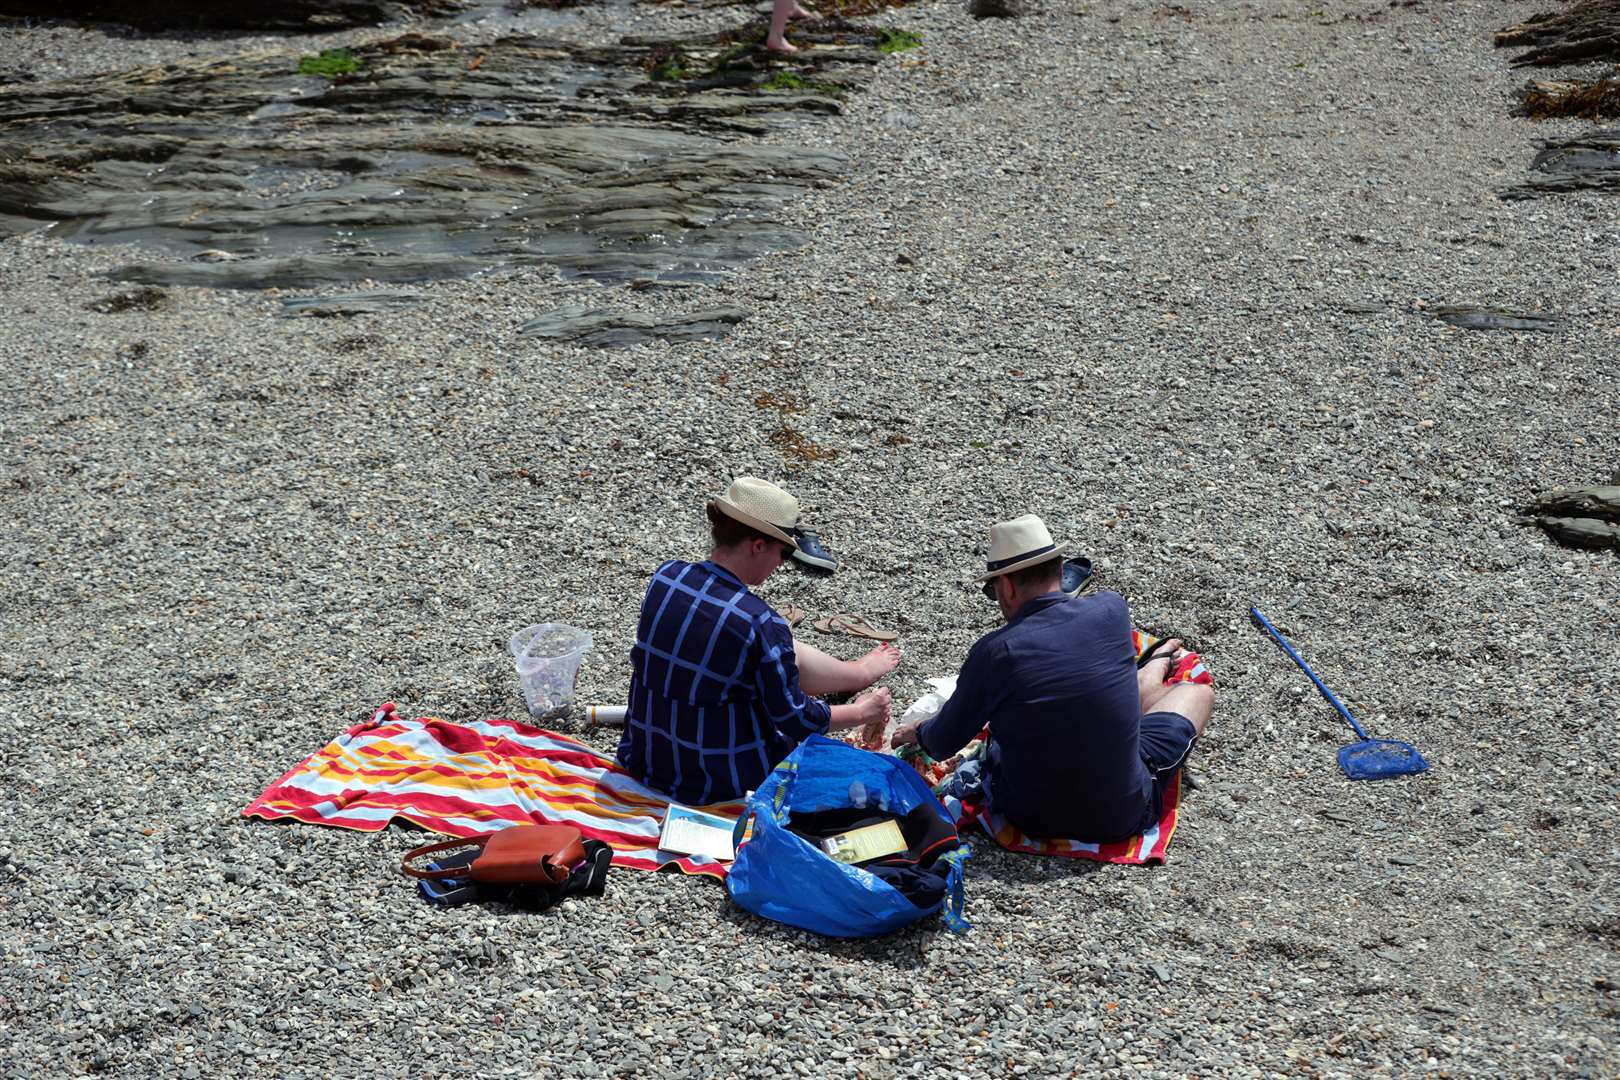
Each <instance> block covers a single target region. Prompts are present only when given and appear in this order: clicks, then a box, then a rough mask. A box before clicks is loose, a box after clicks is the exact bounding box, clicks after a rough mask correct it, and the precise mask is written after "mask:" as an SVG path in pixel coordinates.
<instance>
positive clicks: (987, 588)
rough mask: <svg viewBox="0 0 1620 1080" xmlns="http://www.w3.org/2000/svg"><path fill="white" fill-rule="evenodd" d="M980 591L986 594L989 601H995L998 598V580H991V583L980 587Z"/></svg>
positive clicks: (988, 582)
mask: <svg viewBox="0 0 1620 1080" xmlns="http://www.w3.org/2000/svg"><path fill="white" fill-rule="evenodd" d="M979 591H980V592H982V593H984V595H985V597H986V598H987V599H990V600H994V599H995V598H996V579H995V578H991V579H990V580H989V581H987V582H985V583H984V584H983V585H981V586H979Z"/></svg>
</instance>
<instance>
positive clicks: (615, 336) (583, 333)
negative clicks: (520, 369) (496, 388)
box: [520, 304, 749, 348]
mask: <svg viewBox="0 0 1620 1080" xmlns="http://www.w3.org/2000/svg"><path fill="white" fill-rule="evenodd" d="M748 315H749V312H748V309H747V308H740V307H731V306H724V307H713V308H705V309H703V310H702V311H691V312H687V313H686V314H684V315H643V314H641V313H640V312H634V311H611V310H609V309H607V308H588V307H585V306H584V305H582V304H570V305H569V306H567V307H560V308H557V309H556V310H555V311H548V312H546V313H545V314H544V315H541V316H539V317H538V318H534V319H531V320H529V321H528V322H526V323H524V324H523V329H522V330H521V331H520V333H521V334H522V335H523V336H524V337H532V338H541V339H544V340H548V341H577V342H579V343H580V344H581V345H593V346H596V347H598V348H614V347H622V346H625V345H633V344H635V343H636V342H638V341H650V340H652V339H654V338H659V339H662V340H664V341H692V340H696V339H699V338H718V337H724V336H725V335H726V334H727V333H728V332H730V330H731V328H732V327H733V326H735V325H737V324H738V323H740V322H742V321H743V320H744V319H746V318H748Z"/></svg>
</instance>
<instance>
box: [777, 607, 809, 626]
mask: <svg viewBox="0 0 1620 1080" xmlns="http://www.w3.org/2000/svg"><path fill="white" fill-rule="evenodd" d="M777 614H778V615H780V616H782V619H783V621H785V622H786V623H787V624H788V625H789V626H798V625H799V624H800V623H802V622H804V617H805V616H806V615H808V614H810V613H809V612H808V611H806V610H804V608H802V607H800V606H799V605H798V604H784V605H783V606H782V610H781V611H779V612H777Z"/></svg>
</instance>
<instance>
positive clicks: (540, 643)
mask: <svg viewBox="0 0 1620 1080" xmlns="http://www.w3.org/2000/svg"><path fill="white" fill-rule="evenodd" d="M590 647H591V635H590V632H589V631H586V630H581V629H580V628H579V627H577V626H569V625H568V624H567V623H539V624H538V625H535V626H525V627H524V628H523V629H522V630H519V631H518V632H517V633H515V634H513V635H512V640H511V641H509V642H508V643H507V649H508V651H510V652H511V654H512V664H513V666H514V667H515V668H516V669H517V675H518V686H519V688H520V689H521V690H522V691H523V703H524V704H525V705H527V706H528V707H529V713H530V715H532V716H543V715H545V714H546V713H549V712H552V711H553V710H555V709H559V708H561V707H562V706H564V705H570V704H572V703H573V701H574V686H575V684H576V683H577V682H578V681H579V665H580V661H582V660H583V659H585V654H586V653H587V652H588V651H590Z"/></svg>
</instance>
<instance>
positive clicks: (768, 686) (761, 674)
mask: <svg viewBox="0 0 1620 1080" xmlns="http://www.w3.org/2000/svg"><path fill="white" fill-rule="evenodd" d="M755 632H756V633H757V634H758V635H759V647H760V650H761V652H760V659H759V667H758V670H757V673H756V674H755V676H754V690H755V692H756V693H757V694H758V695H759V701H760V704H761V706H762V707H763V708H764V710H765V715H766V716H768V717H770V720H771V723H773V724H775V725H776V729H777V730H778V731H780V732H781V733H782V734H783V735H784V736H786V737H787V738H789V739H792V740H793V741H794V742H803V741H804V740H805V739H807V738H809V737H810V736H811V735H821V734H824V733H825V732H826V731H827V729H828V727H829V726H830V725H831V724H832V723H833V721H834V718H835V717H834V710H832V709H831V708H829V707H828V705H827V703H826V702H825V701H821V700H820V699H818V698H813V697H809V696H807V695H806V694H805V692H804V691H803V690H802V689H800V688H799V665H798V662H797V660H796V659H795V658H794V655H793V634H792V633H791V632H790V631H789V630H788V628H787V623H785V622H782V621H781V620H780V619H777V618H774V617H772V618H766V619H761V620H760V621H759V622H758V623H757V624H756V625H755ZM852 707H853V706H840V708H852ZM844 726H853V724H846V725H844Z"/></svg>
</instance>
